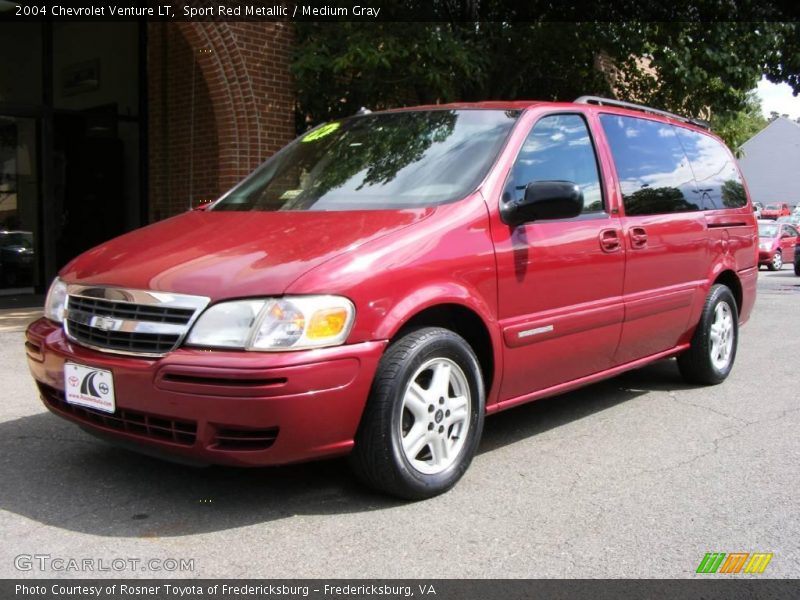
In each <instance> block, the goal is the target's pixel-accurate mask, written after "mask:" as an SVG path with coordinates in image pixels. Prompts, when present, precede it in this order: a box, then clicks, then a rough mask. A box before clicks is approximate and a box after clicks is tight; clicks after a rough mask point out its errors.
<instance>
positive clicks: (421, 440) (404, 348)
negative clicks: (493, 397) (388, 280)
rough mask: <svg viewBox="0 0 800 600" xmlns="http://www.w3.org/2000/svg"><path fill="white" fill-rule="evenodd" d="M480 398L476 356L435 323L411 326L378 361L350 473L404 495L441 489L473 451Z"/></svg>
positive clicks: (458, 475)
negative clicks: (416, 326)
mask: <svg viewBox="0 0 800 600" xmlns="http://www.w3.org/2000/svg"><path fill="white" fill-rule="evenodd" d="M445 378H446V379H445ZM485 402H486V400H485V394H484V388H483V377H482V375H481V369H480V365H479V363H478V359H477V358H476V357H475V353H474V352H473V351H472V348H471V347H470V346H469V344H468V343H467V342H466V341H465V340H464V339H463V338H462V337H460V336H459V335H457V334H455V333H453V332H452V331H450V330H448V329H442V328H439V327H425V328H421V329H417V330H414V331H411V332H410V333H408V334H406V335H405V336H403V337H402V338H400V339H398V340H397V341H396V342H394V343H392V345H391V346H389V348H388V349H387V350H386V353H385V354H384V355H383V358H382V359H381V361H380V364H379V365H378V371H377V373H376V375H375V381H374V382H373V384H372V390H371V391H370V396H369V399H368V401H367V405H366V408H365V409H364V415H363V416H362V418H361V423H360V425H359V428H358V432H357V433H356V438H355V448H354V449H353V452H352V454H351V455H350V464H351V467H352V469H353V471H354V472H355V474H356V476H357V477H358V478H359V479H361V481H363V482H364V483H365V484H367V485H368V486H370V487H372V488H374V489H376V490H379V491H381V492H385V493H387V494H390V495H393V496H397V497H399V498H403V499H406V500H421V499H424V498H430V497H432V496H436V495H438V494H441V493H443V492H446V491H447V490H449V489H450V488H451V487H453V486H454V485H455V484H456V482H457V481H458V480H459V479H461V477H462V476H463V475H464V472H465V471H466V470H467V467H469V464H470V462H471V461H472V457H473V456H474V455H475V452H476V450H477V448H478V443H479V442H480V438H481V433H482V431H483V418H484V408H485ZM412 436H413V437H412Z"/></svg>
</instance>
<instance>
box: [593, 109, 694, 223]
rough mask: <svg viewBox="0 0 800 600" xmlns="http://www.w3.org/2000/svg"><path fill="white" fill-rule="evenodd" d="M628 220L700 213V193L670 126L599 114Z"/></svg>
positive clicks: (656, 122)
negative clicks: (680, 213) (634, 216)
mask: <svg viewBox="0 0 800 600" xmlns="http://www.w3.org/2000/svg"><path fill="white" fill-rule="evenodd" d="M600 122H601V123H602V125H603V131H604V132H605V134H606V139H608V145H609V147H610V148H611V154H612V156H613V158H614V164H615V165H616V168H617V177H618V178H619V183H620V187H621V188H622V200H623V203H624V205H625V214H626V215H653V214H661V213H674V212H685V211H692V210H700V206H701V203H702V198H701V193H700V191H699V190H698V189H697V187H696V186H695V183H694V176H693V174H692V170H691V169H690V168H689V161H688V160H687V158H686V154H685V153H684V151H683V146H681V143H680V141H679V140H678V137H677V135H676V134H675V128H674V127H672V126H671V125H669V124H668V123H660V122H658V121H650V120H647V119H637V118H635V117H621V116H618V115H609V114H604V115H600Z"/></svg>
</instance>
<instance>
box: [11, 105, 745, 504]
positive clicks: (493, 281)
mask: <svg viewBox="0 0 800 600" xmlns="http://www.w3.org/2000/svg"><path fill="white" fill-rule="evenodd" d="M757 271H758V242H757V230H756V222H755V219H754V217H753V208H752V205H751V203H750V200H749V198H748V193H747V189H746V187H745V184H744V182H743V180H742V177H741V175H740V173H739V170H738V168H737V166H736V163H735V161H734V159H733V157H732V155H731V153H730V151H729V150H728V149H727V148H726V147H725V146H724V144H723V143H722V142H721V141H720V140H719V139H718V138H717V137H715V136H714V135H712V134H711V133H710V132H709V131H708V130H707V127H705V126H704V124H703V123H701V122H697V121H694V120H691V119H687V118H682V117H679V116H677V115H672V114H670V113H665V112H663V111H659V110H656V109H652V108H648V107H642V106H638V105H633V104H628V103H623V102H618V101H611V100H605V99H602V98H596V97H582V98H579V99H578V100H577V101H576V102H574V103H545V102H483V103H478V104H451V105H441V106H429V107H418V108H408V109H398V110H389V111H384V112H376V113H369V112H368V111H363V113H360V114H358V115H356V116H353V117H351V118H346V119H342V120H339V121H334V122H331V123H327V124H325V125H322V126H320V127H318V128H316V129H313V130H311V131H310V132H308V133H306V134H305V135H303V136H301V137H300V138H298V139H296V140H295V141H294V142H292V143H291V144H289V145H288V146H287V147H286V148H284V149H283V150H281V151H280V152H278V153H277V154H276V155H275V156H273V157H272V158H270V159H269V160H267V161H266V162H265V163H264V164H263V165H262V166H261V167H259V168H258V169H257V170H256V171H255V172H254V173H252V174H251V175H250V176H249V177H248V178H246V179H245V180H244V181H243V182H241V183H240V184H239V185H237V186H236V187H234V188H233V189H232V190H230V191H229V192H227V193H226V194H225V195H224V196H222V197H221V198H219V199H218V200H216V201H215V202H213V203H212V204H210V205H209V206H208V207H207V208H206V209H205V210H194V211H190V212H187V213H185V214H182V215H179V216H176V217H173V218H171V219H167V220H165V221H162V222H159V223H155V224H153V225H150V226H148V227H144V228H143V229H139V230H137V231H133V232H131V233H128V234H126V235H123V236H121V237H119V238H116V239H114V240H111V241H109V242H107V243H104V244H102V245H100V246H98V247H95V248H93V249H92V250H89V251H88V252H86V253H84V254H83V255H81V256H79V257H77V258H76V259H74V260H73V261H72V262H70V263H69V264H68V265H66V266H65V267H64V268H63V269H62V270H61V271H60V273H59V275H58V277H57V278H56V279H55V281H54V282H53V284H52V286H51V288H50V291H49V293H48V296H47V300H46V307H45V316H44V318H42V319H40V320H38V321H36V322H34V323H32V324H31V325H30V327H29V328H28V330H27V339H26V344H25V347H26V351H27V355H28V363H29V365H30V369H31V372H32V373H33V376H34V378H35V379H36V382H37V385H38V387H39V391H40V393H41V397H42V399H43V401H44V403H45V405H46V406H47V408H49V409H50V410H51V411H52V412H54V413H56V414H57V415H60V416H62V417H64V418H66V419H68V420H71V421H74V422H75V423H77V424H79V425H80V426H81V427H83V428H85V429H87V430H89V431H91V432H93V433H95V434H97V435H100V436H101V437H105V438H108V439H112V440H115V441H116V442H118V443H122V444H123V445H127V446H131V447H134V448H136V449H139V450H141V451H144V452H149V453H155V454H159V455H163V456H167V457H172V458H173V459H179V460H183V461H187V462H193V463H198V464H209V463H221V464H229V465H277V464H284V463H291V462H296V461H305V460H310V459H317V458H323V457H332V456H338V455H346V454H349V455H350V461H351V463H352V466H353V468H354V470H355V472H356V474H357V475H358V476H359V477H360V479H361V480H363V481H364V482H366V483H367V484H369V485H371V486H373V487H375V488H377V489H379V490H382V491H385V492H387V493H390V494H393V495H396V496H400V497H403V498H409V499H418V498H425V497H430V496H433V495H436V494H439V493H442V492H444V491H446V490H448V489H449V488H451V487H452V486H453V485H454V484H455V483H456V482H457V481H458V480H459V478H460V477H461V476H462V475H463V474H464V472H465V471H466V469H467V467H468V466H469V464H470V461H471V460H472V457H473V455H474V454H475V452H476V448H477V447H478V444H479V441H480V438H481V431H482V428H483V422H484V416H485V415H488V414H492V413H495V412H497V411H500V410H504V409H507V408H511V407H513V406H516V405H518V404H521V403H523V402H528V401H531V400H536V399H538V398H542V397H545V396H549V395H553V394H556V393H560V392H563V391H565V390H569V389H573V388H576V387H579V386H582V385H586V384H588V383H592V382H595V381H598V380H600V379H603V378H607V377H611V376H613V375H616V374H618V373H621V372H622V371H625V370H628V369H634V368H637V367H640V366H642V365H645V364H647V363H649V362H652V361H655V360H659V359H663V358H667V357H677V364H678V366H679V368H680V371H681V373H682V374H683V376H684V377H685V378H686V379H687V380H688V381H690V382H693V383H696V384H716V383H720V382H722V381H723V380H724V379H725V378H726V377H727V376H728V374H729V373H730V372H731V369H732V367H733V364H734V359H735V357H736V348H737V341H738V335H739V326H740V325H741V324H742V323H744V322H745V321H746V320H747V319H748V317H749V315H750V313H751V309H752V307H753V303H754V301H755V296H756V290H755V287H756V278H757ZM54 443H55V442H54Z"/></svg>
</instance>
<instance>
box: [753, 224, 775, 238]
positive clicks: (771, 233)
mask: <svg viewBox="0 0 800 600" xmlns="http://www.w3.org/2000/svg"><path fill="white" fill-rule="evenodd" d="M758 237H762V238H776V237H778V226H777V225H775V224H774V223H761V224H759V226H758Z"/></svg>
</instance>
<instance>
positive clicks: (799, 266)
mask: <svg viewBox="0 0 800 600" xmlns="http://www.w3.org/2000/svg"><path fill="white" fill-rule="evenodd" d="M794 274H795V275H797V276H798V277H800V260H798V258H795V259H794Z"/></svg>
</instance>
